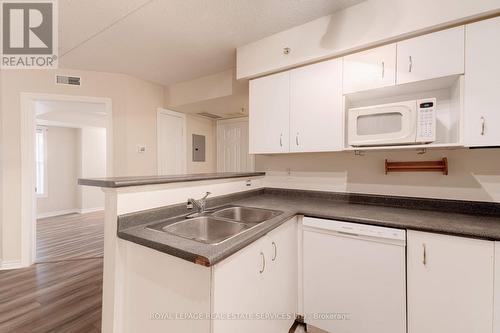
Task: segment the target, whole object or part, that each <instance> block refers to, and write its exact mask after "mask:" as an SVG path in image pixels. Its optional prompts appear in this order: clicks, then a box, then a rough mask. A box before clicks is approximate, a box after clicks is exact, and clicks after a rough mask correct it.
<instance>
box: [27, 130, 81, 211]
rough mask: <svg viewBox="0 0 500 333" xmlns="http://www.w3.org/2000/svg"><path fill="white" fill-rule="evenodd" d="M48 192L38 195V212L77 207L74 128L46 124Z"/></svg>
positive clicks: (68, 209) (76, 149)
mask: <svg viewBox="0 0 500 333" xmlns="http://www.w3.org/2000/svg"><path fill="white" fill-rule="evenodd" d="M46 131H47V132H46V138H47V180H46V181H47V188H46V189H47V196H46V197H39V198H38V199H37V214H38V215H40V216H44V215H47V214H48V213H55V212H63V211H70V210H74V209H76V208H77V202H76V190H77V155H78V153H79V148H78V143H77V129H74V128H64V127H46Z"/></svg>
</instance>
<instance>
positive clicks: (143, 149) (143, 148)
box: [137, 145, 146, 154]
mask: <svg viewBox="0 0 500 333" xmlns="http://www.w3.org/2000/svg"><path fill="white" fill-rule="evenodd" d="M137 152H138V153H139V154H144V153H145V152H146V145H137Z"/></svg>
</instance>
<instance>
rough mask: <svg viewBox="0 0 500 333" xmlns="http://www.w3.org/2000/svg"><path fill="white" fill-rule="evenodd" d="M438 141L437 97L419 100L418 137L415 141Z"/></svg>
mask: <svg viewBox="0 0 500 333" xmlns="http://www.w3.org/2000/svg"><path fill="white" fill-rule="evenodd" d="M433 141H436V99H435V98H428V99H419V100H417V137H416V140H415V142H422V143H424V142H433Z"/></svg>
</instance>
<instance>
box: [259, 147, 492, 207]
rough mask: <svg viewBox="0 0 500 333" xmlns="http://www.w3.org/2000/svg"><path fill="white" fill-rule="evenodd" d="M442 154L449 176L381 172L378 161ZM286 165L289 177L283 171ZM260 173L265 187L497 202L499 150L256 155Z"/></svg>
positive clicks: (433, 156)
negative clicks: (447, 164)
mask: <svg viewBox="0 0 500 333" xmlns="http://www.w3.org/2000/svg"><path fill="white" fill-rule="evenodd" d="M443 157H447V158H448V163H449V175H448V176H444V175H442V174H441V173H436V172H431V173H429V172H427V173H414V172H410V173H404V172H403V173H389V174H388V175H386V174H385V169H384V160H385V159H386V158H387V159H389V160H390V161H420V160H438V159H441V158H443ZM287 169H290V175H288V173H287ZM256 170H258V171H266V172H268V174H267V175H266V178H265V185H266V186H270V187H284V188H299V189H310V190H322V191H339V192H359V193H373V194H387V195H400V196H415V197H429V198H448V199H460V200H473V201H491V202H500V149H474V150H467V149H462V150H429V151H428V152H427V153H426V154H423V155H419V154H417V153H416V152H415V151H399V152H396V151H391V152H389V151H385V152H367V153H366V155H365V156H355V155H354V153H353V152H350V153H347V152H345V153H344V152H343V153H315V154H287V155H260V156H256Z"/></svg>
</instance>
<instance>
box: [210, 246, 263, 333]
mask: <svg viewBox="0 0 500 333" xmlns="http://www.w3.org/2000/svg"><path fill="white" fill-rule="evenodd" d="M264 248H265V238H261V239H259V240H258V241H256V242H255V243H253V244H250V245H249V246H247V247H246V248H244V249H243V250H240V251H239V252H237V253H235V254H234V255H232V256H230V257H229V258H227V259H225V260H223V261H222V262H220V263H218V264H216V265H215V266H214V268H213V273H212V313H213V314H214V315H216V316H217V317H216V318H215V319H214V320H213V326H212V327H213V330H212V332H213V333H234V332H238V333H254V332H271V331H269V330H267V331H266V330H265V329H266V321H264V320H257V319H255V318H251V316H252V315H255V314H259V313H263V312H264V311H265V310H264V309H265V304H266V302H267V301H268V296H269V295H267V294H266V293H265V285H266V282H265V276H266V274H265V271H266V267H265V266H266V264H267V261H266V263H264V260H267V258H265V253H264ZM233 315H242V316H247V315H248V316H249V317H248V318H244V317H243V318H241V319H234V318H231V317H230V316H233ZM225 316H228V317H225Z"/></svg>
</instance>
